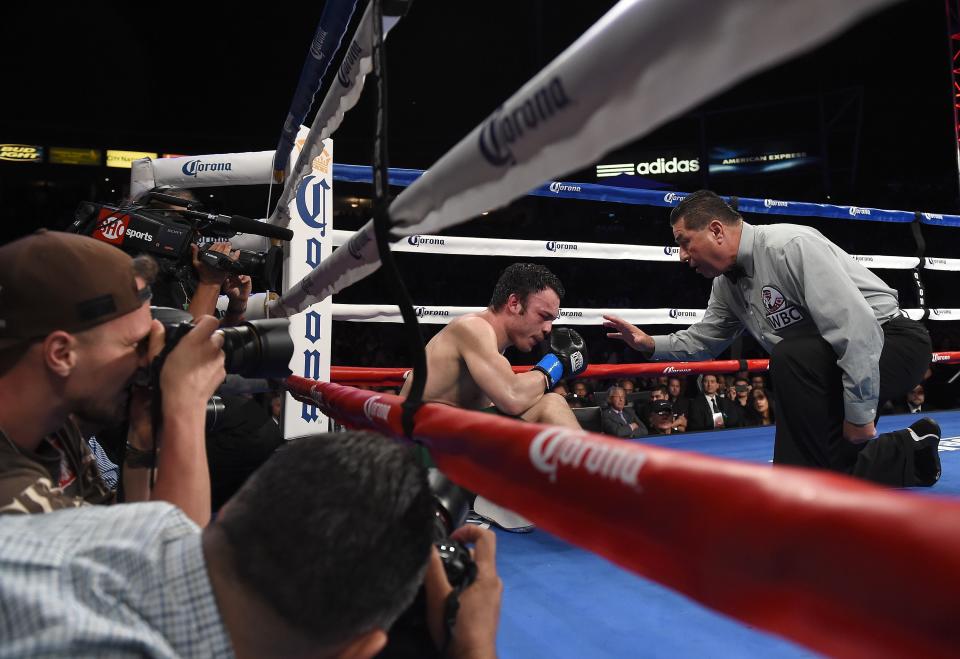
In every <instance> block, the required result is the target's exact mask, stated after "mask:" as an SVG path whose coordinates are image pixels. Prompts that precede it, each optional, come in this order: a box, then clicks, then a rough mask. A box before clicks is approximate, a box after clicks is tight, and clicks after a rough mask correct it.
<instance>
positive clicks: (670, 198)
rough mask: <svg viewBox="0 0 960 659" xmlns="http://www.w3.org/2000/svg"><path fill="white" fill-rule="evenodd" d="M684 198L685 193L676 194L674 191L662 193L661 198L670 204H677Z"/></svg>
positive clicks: (685, 196)
mask: <svg viewBox="0 0 960 659" xmlns="http://www.w3.org/2000/svg"><path fill="white" fill-rule="evenodd" d="M686 198H687V195H683V194H677V193H676V192H668V193H667V194H665V195H663V200H664V201H665V202H667V203H668V204H672V203H674V202H676V203H678V204H679V203H680V202H681V201H683V200H684V199H686Z"/></svg>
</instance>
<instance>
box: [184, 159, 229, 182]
mask: <svg viewBox="0 0 960 659" xmlns="http://www.w3.org/2000/svg"><path fill="white" fill-rule="evenodd" d="M180 170H181V171H182V172H183V174H184V175H185V176H192V177H193V178H197V174H202V173H203V172H231V171H233V163H231V162H203V161H202V160H188V161H187V162H185V163H183V167H181V168H180Z"/></svg>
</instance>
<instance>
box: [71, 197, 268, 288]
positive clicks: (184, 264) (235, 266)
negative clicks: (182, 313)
mask: <svg viewBox="0 0 960 659" xmlns="http://www.w3.org/2000/svg"><path fill="white" fill-rule="evenodd" d="M184 212H191V213H194V214H198V213H196V212H195V211H177V210H170V209H163V208H149V207H146V206H141V205H137V204H131V205H127V206H122V207H121V206H113V205H110V204H98V203H94V202H89V201H84V202H81V203H80V205H79V206H77V210H76V211H75V213H74V220H73V223H72V224H71V225H70V231H72V232H74V233H79V234H81V235H85V236H91V237H93V238H96V239H97V240H100V241H103V242H106V243H109V244H111V245H114V246H115V247H118V248H119V249H122V250H123V251H125V252H127V253H128V254H131V255H133V256H137V255H140V254H149V255H150V256H153V257H154V258H156V259H157V260H158V262H159V264H160V269H161V271H162V272H163V273H165V274H168V275H171V276H172V277H173V278H174V279H176V280H178V281H180V282H185V281H190V280H192V279H193V277H192V270H193V266H192V262H193V261H192V253H191V250H190V245H191V244H194V243H197V242H198V240H199V239H200V238H201V237H206V238H212V239H214V240H216V239H228V238H231V237H233V236H234V235H235V234H236V230H234V229H233V228H231V227H230V226H229V225H224V224H221V223H217V222H214V221H197V220H196V219H188V218H187V217H185V216H184V215H183V213H184ZM203 253H204V254H210V255H211V256H212V258H213V259H217V257H216V256H213V255H215V254H216V253H215V252H203ZM221 256H222V255H221ZM208 263H210V265H212V266H213V267H217V268H220V269H221V270H226V271H227V272H233V273H237V274H244V275H250V276H251V277H257V278H259V279H260V280H261V281H262V282H263V284H264V286H265V287H266V288H267V289H269V290H277V289H278V288H279V285H280V278H281V272H282V264H283V250H282V248H280V247H277V246H274V247H271V248H270V249H269V250H267V251H266V252H253V251H247V250H243V251H242V252H241V254H240V259H239V260H238V261H233V260H231V259H228V258H226V257H224V259H223V261H220V260H219V259H217V260H216V261H214V262H210V261H209V260H208Z"/></svg>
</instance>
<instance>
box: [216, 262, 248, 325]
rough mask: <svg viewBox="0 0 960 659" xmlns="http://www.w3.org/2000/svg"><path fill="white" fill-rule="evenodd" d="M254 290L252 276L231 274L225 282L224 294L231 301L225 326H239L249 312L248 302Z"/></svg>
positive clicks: (225, 318) (224, 319)
mask: <svg viewBox="0 0 960 659" xmlns="http://www.w3.org/2000/svg"><path fill="white" fill-rule="evenodd" d="M251 290H253V280H252V279H250V275H235V274H231V275H230V276H228V277H227V280H226V281H225V282H223V289H222V291H223V294H224V295H226V296H227V298H228V299H229V300H230V302H229V304H228V305H227V315H226V316H224V318H223V324H224V325H239V324H240V323H242V322H243V316H244V314H245V313H246V312H247V300H249V299H250V291H251Z"/></svg>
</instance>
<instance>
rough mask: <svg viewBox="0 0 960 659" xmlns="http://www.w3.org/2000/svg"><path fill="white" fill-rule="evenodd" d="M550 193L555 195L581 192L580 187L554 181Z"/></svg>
mask: <svg viewBox="0 0 960 659" xmlns="http://www.w3.org/2000/svg"><path fill="white" fill-rule="evenodd" d="M550 192H553V193H554V194H556V193H558V192H580V186H579V185H570V184H568V183H560V182H558V181H554V182H553V183H551V184H550Z"/></svg>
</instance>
